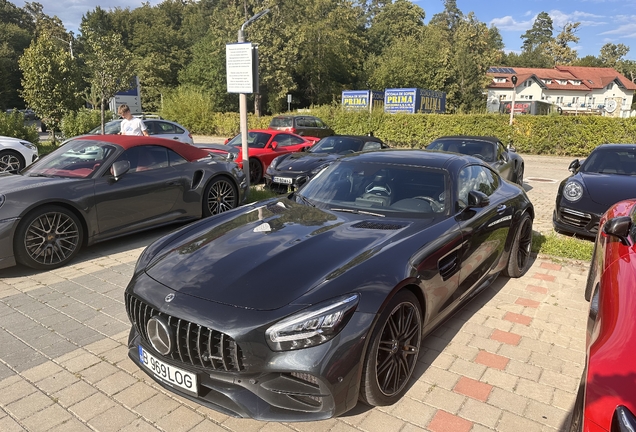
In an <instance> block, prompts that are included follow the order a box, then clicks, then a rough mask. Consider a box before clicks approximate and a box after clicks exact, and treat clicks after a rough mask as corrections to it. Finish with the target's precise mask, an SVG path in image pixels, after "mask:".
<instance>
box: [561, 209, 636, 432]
mask: <svg viewBox="0 0 636 432" xmlns="http://www.w3.org/2000/svg"><path fill="white" fill-rule="evenodd" d="M585 297H586V299H587V300H588V301H590V312H589V318H588V325H587V362H586V367H585V369H584V372H583V378H582V379H581V385H580V387H579V393H578V396H577V399H576V403H575V405H574V411H573V413H572V421H571V424H570V429H569V431H570V432H575V431H576V432H581V431H583V432H601V431H603V432H610V431H611V432H623V431H625V432H627V431H636V417H635V416H634V413H636V357H635V356H634V347H635V346H636V331H635V330H636V324H635V321H634V314H635V313H636V200H634V199H631V200H627V201H621V202H619V203H617V204H614V205H613V206H612V207H610V209H609V210H608V211H607V212H606V213H605V214H604V215H603V216H602V217H601V221H600V229H599V233H598V235H597V237H596V244H595V246H594V254H593V256H592V263H591V266H590V271H589V274H588V278H587V284H586V287H585Z"/></svg>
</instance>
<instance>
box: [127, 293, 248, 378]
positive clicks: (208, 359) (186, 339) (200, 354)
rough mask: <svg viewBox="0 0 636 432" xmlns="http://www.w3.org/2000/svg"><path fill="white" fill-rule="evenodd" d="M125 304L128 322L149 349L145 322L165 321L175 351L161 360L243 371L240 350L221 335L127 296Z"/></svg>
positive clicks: (233, 342)
mask: <svg viewBox="0 0 636 432" xmlns="http://www.w3.org/2000/svg"><path fill="white" fill-rule="evenodd" d="M125 301H126V312H127V313H128V319H130V322H131V323H133V325H134V326H135V328H136V329H137V332H138V333H139V334H140V335H141V337H142V338H143V339H144V340H145V341H146V342H147V343H148V344H149V345H150V340H149V339H148V332H147V331H146V324H147V322H148V320H149V319H150V318H151V317H153V316H157V315H159V316H164V317H166V318H167V319H168V324H169V325H170V327H172V330H173V332H174V335H175V338H176V349H174V350H172V352H171V353H170V354H168V355H167V356H165V357H167V358H170V359H172V360H174V361H176V362H181V363H183V364H185V365H191V366H196V367H203V368H206V369H212V370H215V371H218V370H222V371H228V372H238V371H241V370H243V369H244V367H243V353H242V351H241V347H239V345H238V344H237V343H236V342H235V341H234V339H232V338H231V337H230V336H228V335H226V334H225V333H222V332H220V331H217V330H214V329H211V328H209V327H203V326H200V325H198V324H195V323H192V322H189V321H186V320H182V319H179V318H175V317H173V316H170V315H167V314H164V313H161V312H159V311H157V310H156V309H154V308H152V307H151V306H150V305H148V304H146V303H144V302H143V301H141V300H139V299H138V298H136V297H134V296H132V295H130V294H128V293H126V294H125Z"/></svg>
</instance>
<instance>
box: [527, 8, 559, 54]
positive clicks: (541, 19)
mask: <svg viewBox="0 0 636 432" xmlns="http://www.w3.org/2000/svg"><path fill="white" fill-rule="evenodd" d="M552 35H553V27H552V18H550V15H548V13H547V12H540V13H539V15H537V18H536V19H535V20H534V23H532V28H530V29H528V30H526V32H525V33H524V34H522V35H521V39H523V45H522V47H521V49H522V50H523V51H524V52H528V51H534V50H536V49H543V48H544V47H545V45H547V44H548V43H550V41H552Z"/></svg>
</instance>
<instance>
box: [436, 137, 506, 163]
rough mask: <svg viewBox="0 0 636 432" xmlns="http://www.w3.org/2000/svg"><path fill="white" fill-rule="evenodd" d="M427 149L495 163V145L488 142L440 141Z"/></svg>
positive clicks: (459, 139)
mask: <svg viewBox="0 0 636 432" xmlns="http://www.w3.org/2000/svg"><path fill="white" fill-rule="evenodd" d="M426 148H427V149H428V150H441V151H445V152H451V153H460V154H464V155H468V156H475V157H478V158H480V159H482V160H484V161H486V162H494V161H495V145H494V144H493V143H491V142H488V141H477V140H475V141H471V140H466V139H461V138H457V139H454V138H453V139H440V140H435V141H433V142H432V143H430V144H429V145H428V146H426Z"/></svg>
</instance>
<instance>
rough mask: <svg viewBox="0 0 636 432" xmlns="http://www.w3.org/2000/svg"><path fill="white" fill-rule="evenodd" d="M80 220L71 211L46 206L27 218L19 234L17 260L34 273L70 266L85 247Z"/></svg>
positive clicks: (16, 240) (21, 224)
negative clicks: (71, 261) (82, 247)
mask: <svg viewBox="0 0 636 432" xmlns="http://www.w3.org/2000/svg"><path fill="white" fill-rule="evenodd" d="M82 239H83V232H82V227H81V223H80V221H79V219H78V218H77V216H75V214H73V213H72V212H71V211H69V210H67V209H65V208H63V207H58V206H46V207H42V208H40V209H37V210H36V211H35V212H33V213H31V214H30V215H27V216H26V217H25V218H24V219H23V220H22V222H21V223H20V225H19V226H18V229H17V231H16V236H15V251H16V259H17V261H18V262H20V263H21V264H24V265H26V266H28V267H31V268H34V269H46V270H48V269H54V268H57V267H61V266H63V265H65V264H66V263H68V262H69V261H70V260H71V259H72V258H73V257H74V256H75V255H76V254H77V253H78V252H79V249H80V247H81V245H82Z"/></svg>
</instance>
